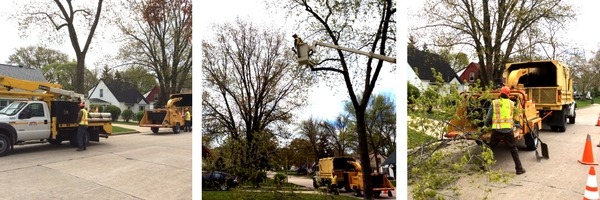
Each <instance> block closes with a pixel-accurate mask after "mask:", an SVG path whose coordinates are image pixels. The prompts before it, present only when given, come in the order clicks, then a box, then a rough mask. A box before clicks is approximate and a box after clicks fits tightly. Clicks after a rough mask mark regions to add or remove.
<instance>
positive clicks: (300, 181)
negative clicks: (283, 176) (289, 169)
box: [267, 172, 396, 199]
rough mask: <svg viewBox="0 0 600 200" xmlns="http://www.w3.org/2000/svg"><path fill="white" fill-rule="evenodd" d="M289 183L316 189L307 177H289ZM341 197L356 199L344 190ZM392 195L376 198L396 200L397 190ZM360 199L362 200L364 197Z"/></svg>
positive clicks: (270, 173)
mask: <svg viewBox="0 0 600 200" xmlns="http://www.w3.org/2000/svg"><path fill="white" fill-rule="evenodd" d="M267 176H269V177H270V178H273V176H275V173H273V172H268V173H267ZM288 182H289V183H293V184H296V185H300V186H304V187H306V188H310V189H314V187H313V182H312V179H310V178H308V177H305V176H293V175H289V176H288ZM314 193H318V191H317V190H314ZM340 195H345V196H351V197H354V195H353V194H352V192H345V191H344V189H341V190H340ZM392 195H393V197H388V196H387V193H386V194H381V196H380V197H378V198H375V199H396V191H395V190H394V191H392ZM357 199H359V198H357ZM360 199H362V197H361V198H360Z"/></svg>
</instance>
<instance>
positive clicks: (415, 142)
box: [407, 128, 435, 149]
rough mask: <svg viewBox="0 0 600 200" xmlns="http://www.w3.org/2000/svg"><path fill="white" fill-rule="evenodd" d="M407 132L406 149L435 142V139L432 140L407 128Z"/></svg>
mask: <svg viewBox="0 0 600 200" xmlns="http://www.w3.org/2000/svg"><path fill="white" fill-rule="evenodd" d="M407 132H408V136H407V138H408V142H407V143H408V149H412V148H414V147H418V146H420V145H422V144H425V143H427V142H428V141H433V140H435V138H433V137H431V136H429V135H426V134H423V133H419V132H417V131H415V130H413V129H411V128H408V130H407Z"/></svg>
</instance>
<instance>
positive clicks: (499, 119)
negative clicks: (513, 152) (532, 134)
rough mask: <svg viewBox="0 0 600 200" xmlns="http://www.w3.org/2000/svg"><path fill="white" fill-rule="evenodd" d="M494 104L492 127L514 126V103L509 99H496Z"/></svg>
mask: <svg viewBox="0 0 600 200" xmlns="http://www.w3.org/2000/svg"><path fill="white" fill-rule="evenodd" d="M492 106H493V112H494V113H493V115H492V129H503V128H512V127H513V123H514V121H513V108H514V106H515V105H514V103H513V102H512V101H511V100H509V99H496V100H494V101H492Z"/></svg>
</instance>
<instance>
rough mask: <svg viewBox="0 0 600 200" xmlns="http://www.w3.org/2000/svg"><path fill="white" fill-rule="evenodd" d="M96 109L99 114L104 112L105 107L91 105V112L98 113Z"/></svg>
mask: <svg viewBox="0 0 600 200" xmlns="http://www.w3.org/2000/svg"><path fill="white" fill-rule="evenodd" d="M96 108H98V112H104V107H103V106H99V105H91V106H90V112H96Z"/></svg>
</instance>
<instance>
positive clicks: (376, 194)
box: [373, 191, 381, 197]
mask: <svg viewBox="0 0 600 200" xmlns="http://www.w3.org/2000/svg"><path fill="white" fill-rule="evenodd" d="M379 195H381V191H374V192H373V196H375V197H379Z"/></svg>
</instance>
